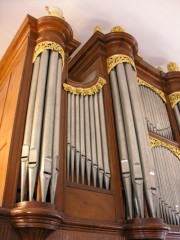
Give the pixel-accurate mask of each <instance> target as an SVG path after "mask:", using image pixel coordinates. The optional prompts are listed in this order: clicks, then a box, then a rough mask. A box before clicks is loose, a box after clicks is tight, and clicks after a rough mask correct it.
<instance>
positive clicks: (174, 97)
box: [169, 92, 180, 108]
mask: <svg viewBox="0 0 180 240" xmlns="http://www.w3.org/2000/svg"><path fill="white" fill-rule="evenodd" d="M169 100H170V103H171V107H172V108H173V107H174V106H175V105H176V103H178V102H179V101H180V92H174V93H171V94H169Z"/></svg>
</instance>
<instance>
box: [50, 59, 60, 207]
mask: <svg viewBox="0 0 180 240" xmlns="http://www.w3.org/2000/svg"><path fill="white" fill-rule="evenodd" d="M61 84H62V59H61V58H60V57H59V60H58V71H57V85H56V103H55V116H54V138H53V161H52V177H51V187H50V189H51V203H54V199H55V194H56V187H57V179H58V175H59V160H60V151H59V145H60V109H61Z"/></svg>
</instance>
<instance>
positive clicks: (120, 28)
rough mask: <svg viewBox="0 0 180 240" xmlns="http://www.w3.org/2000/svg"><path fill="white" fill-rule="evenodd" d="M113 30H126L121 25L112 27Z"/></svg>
mask: <svg viewBox="0 0 180 240" xmlns="http://www.w3.org/2000/svg"><path fill="white" fill-rule="evenodd" d="M111 32H125V30H124V28H122V27H120V26H114V27H113V28H112V29H111Z"/></svg>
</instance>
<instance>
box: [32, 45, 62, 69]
mask: <svg viewBox="0 0 180 240" xmlns="http://www.w3.org/2000/svg"><path fill="white" fill-rule="evenodd" d="M48 49H51V50H53V51H56V52H58V53H59V54H60V55H61V58H62V62H63V63H62V65H63V66H64V50H63V48H62V47H61V46H60V45H59V44H57V43H55V42H51V41H44V42H40V43H38V44H37V45H36V47H35V50H34V56H33V61H32V62H35V60H36V58H37V56H38V55H39V54H40V53H42V52H43V51H44V50H48Z"/></svg>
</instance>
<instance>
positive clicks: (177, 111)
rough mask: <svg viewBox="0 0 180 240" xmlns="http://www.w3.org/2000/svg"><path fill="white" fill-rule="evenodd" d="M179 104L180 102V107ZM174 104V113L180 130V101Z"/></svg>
mask: <svg viewBox="0 0 180 240" xmlns="http://www.w3.org/2000/svg"><path fill="white" fill-rule="evenodd" d="M178 104H179V108H178ZM178 104H176V105H175V106H174V108H173V110H174V114H175V117H176V121H177V125H178V128H179V131H180V103H178Z"/></svg>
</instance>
